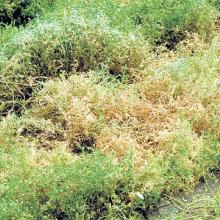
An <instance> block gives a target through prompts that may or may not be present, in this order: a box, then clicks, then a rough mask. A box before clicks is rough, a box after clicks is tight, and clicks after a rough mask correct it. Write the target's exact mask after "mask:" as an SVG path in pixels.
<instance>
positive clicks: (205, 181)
mask: <svg viewBox="0 0 220 220" xmlns="http://www.w3.org/2000/svg"><path fill="white" fill-rule="evenodd" d="M213 174H214V176H213V177H212V178H201V180H200V183H199V184H198V185H197V186H196V187H195V189H194V190H193V191H192V192H189V193H179V194H177V195H175V196H173V197H168V196H165V197H164V198H163V199H162V200H161V202H160V204H158V206H157V207H156V208H155V209H154V212H152V213H151V215H150V217H149V219H152V220H153V219H155V220H156V219H170V218H172V219H179V218H178V217H176V216H178V214H179V213H181V212H182V211H184V212H186V213H187V214H188V219H195V218H194V217H192V216H194V215H193V214H194V212H195V209H197V208H202V206H206V205H205V204H206V202H207V201H208V199H209V198H211V197H213V196H214V195H215V194H216V193H217V191H219V189H220V170H217V171H215V172H214V173H213ZM204 199H205V200H206V201H204ZM195 203H197V206H196V207H195V206H194V205H193V204H195ZM198 205H199V207H198ZM212 214H213V217H214V216H215V213H212ZM168 216H169V217H168ZM182 218H183V217H182Z"/></svg>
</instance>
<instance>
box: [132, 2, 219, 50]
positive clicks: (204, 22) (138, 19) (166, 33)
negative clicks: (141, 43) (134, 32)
mask: <svg viewBox="0 0 220 220" xmlns="http://www.w3.org/2000/svg"><path fill="white" fill-rule="evenodd" d="M215 14H216V13H215V9H214V8H213V7H211V6H210V5H209V4H208V3H207V1H205V0H202V1H199V0H198V1H197V0H193V1H192V0H186V1H176V0H166V1H164V0H156V1H155V0H154V1H151V0H148V1H136V4H134V6H133V7H132V8H131V15H132V16H133V18H134V22H135V23H136V25H137V26H140V27H141V29H142V31H143V33H144V34H145V35H146V36H147V37H148V38H149V39H150V40H151V41H152V42H155V43H156V44H162V43H165V44H166V43H167V44H169V43H170V44H171V43H173V44H175V42H170V41H176V43H178V42H179V41H181V40H182V39H183V38H184V37H185V34H186V32H196V33H199V34H200V35H201V36H203V37H207V36H209V34H210V28H211V27H212V25H213V20H214V19H215V17H216V15H215ZM168 46H169V45H168ZM170 47H172V46H170ZM171 49H172V48H171Z"/></svg>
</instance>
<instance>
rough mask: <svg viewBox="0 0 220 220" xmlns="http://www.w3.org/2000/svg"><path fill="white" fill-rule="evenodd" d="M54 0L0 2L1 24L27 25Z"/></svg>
mask: <svg viewBox="0 0 220 220" xmlns="http://www.w3.org/2000/svg"><path fill="white" fill-rule="evenodd" d="M53 2H54V1H53V0H43V1H42V0H37V1H36V0H15V1H10V0H3V1H1V3H0V25H9V24H12V25H15V26H20V25H25V24H26V23H28V22H29V21H30V20H31V19H33V18H34V17H37V16H38V15H39V14H41V13H42V11H45V10H47V9H48V7H50V6H51V5H52V3H53Z"/></svg>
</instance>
